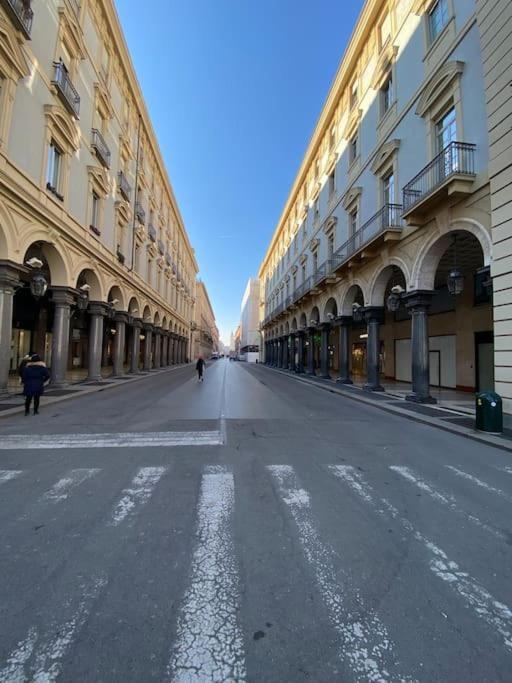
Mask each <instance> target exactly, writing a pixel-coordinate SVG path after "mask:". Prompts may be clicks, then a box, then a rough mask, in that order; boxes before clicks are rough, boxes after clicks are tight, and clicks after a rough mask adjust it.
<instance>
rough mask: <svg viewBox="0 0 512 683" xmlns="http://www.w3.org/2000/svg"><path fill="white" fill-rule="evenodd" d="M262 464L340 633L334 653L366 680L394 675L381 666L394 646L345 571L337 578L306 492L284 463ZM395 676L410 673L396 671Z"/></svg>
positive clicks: (332, 557) (336, 565)
mask: <svg viewBox="0 0 512 683" xmlns="http://www.w3.org/2000/svg"><path fill="white" fill-rule="evenodd" d="M268 469H269V471H270V472H271V473H272V475H273V477H274V478H275V480H276V481H277V484H278V487H279V491H280V494H281V498H282V500H283V502H284V503H285V504H286V505H287V506H288V508H289V510H290V512H291V515H292V517H293V519H294V521H295V523H296V525H297V527H298V530H299V538H300V542H301V544H302V547H303V550H304V554H305V556H306V559H307V561H308V562H309V564H310V565H311V567H312V569H313V571H314V573H315V577H316V581H317V584H318V586H319V588H320V591H321V594H322V598H323V600H324V602H325V604H326V606H327V608H328V610H329V616H330V619H331V621H332V623H333V625H334V627H335V629H336V630H337V632H338V633H339V634H340V636H341V643H340V658H341V659H342V660H344V661H345V662H346V663H347V664H348V665H349V666H350V668H351V669H352V670H353V671H354V673H355V674H356V675H357V677H358V678H357V680H362V678H361V679H360V677H362V676H364V680H367V681H389V680H396V677H395V676H393V675H391V674H390V672H389V671H388V670H387V668H386V658H392V656H393V649H394V644H393V642H392V640H391V638H390V636H389V634H388V632H387V629H386V627H385V626H384V624H383V623H382V622H381V621H380V619H379V618H378V617H377V615H376V614H374V613H372V611H371V610H370V609H369V608H368V607H367V606H365V605H364V604H363V600H362V598H361V597H360V595H359V592H358V591H357V589H355V588H354V587H353V586H350V585H349V580H348V577H346V576H342V581H343V583H342V582H341V581H340V579H339V577H340V575H342V571H341V569H340V568H339V560H338V559H337V558H336V556H335V553H334V550H333V549H332V548H331V547H330V546H328V545H326V544H325V543H323V542H322V541H321V539H320V536H319V533H318V531H317V529H316V527H315V525H314V523H313V518H312V514H311V509H310V498H309V494H308V492H307V491H305V490H304V489H303V488H301V486H300V483H299V481H298V478H297V476H296V475H295V472H294V470H293V468H292V467H290V466H289V465H270V466H269V467H268ZM347 598H350V599H351V600H352V601H353V602H355V604H356V605H357V614H358V616H357V617H356V616H355V615H354V614H352V613H351V612H350V611H349V609H348V607H347V606H346V604H345V603H346V602H347ZM400 680H402V681H407V680H411V679H410V678H409V677H404V676H401V677H400Z"/></svg>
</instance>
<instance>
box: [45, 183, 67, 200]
mask: <svg viewBox="0 0 512 683" xmlns="http://www.w3.org/2000/svg"><path fill="white" fill-rule="evenodd" d="M46 189H47V190H48V192H50V193H51V194H52V195H53V196H54V197H56V198H57V199H58V200H59V202H63V201H64V195H62V194H61V193H60V192H59V191H58V190H57V188H55V187H53V185H51V184H50V183H46Z"/></svg>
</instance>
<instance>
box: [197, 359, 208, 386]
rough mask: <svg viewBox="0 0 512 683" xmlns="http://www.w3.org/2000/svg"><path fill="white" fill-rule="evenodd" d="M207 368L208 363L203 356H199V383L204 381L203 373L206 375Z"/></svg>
mask: <svg viewBox="0 0 512 683" xmlns="http://www.w3.org/2000/svg"><path fill="white" fill-rule="evenodd" d="M205 367H206V363H205V362H204V360H203V357H202V356H199V358H198V359H197V363H196V370H197V380H198V382H202V381H203V379H204V378H203V373H204V369H205Z"/></svg>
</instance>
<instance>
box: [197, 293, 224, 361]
mask: <svg viewBox="0 0 512 683" xmlns="http://www.w3.org/2000/svg"><path fill="white" fill-rule="evenodd" d="M194 315H195V319H194V320H195V323H194V331H193V336H192V339H193V343H192V349H193V356H192V357H193V359H197V358H199V356H202V357H203V358H204V359H207V358H211V356H212V354H214V353H218V351H219V330H218V329H217V325H216V324H215V314H214V312H213V307H212V304H211V302H210V297H209V296H208V292H207V290H206V285H205V284H204V282H201V281H200V280H199V281H198V282H197V285H196V305H195V310H194Z"/></svg>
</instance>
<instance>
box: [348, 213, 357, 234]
mask: <svg viewBox="0 0 512 683" xmlns="http://www.w3.org/2000/svg"><path fill="white" fill-rule="evenodd" d="M348 229H349V233H350V236H351V237H352V235H355V233H356V232H357V209H353V210H352V211H351V212H350V213H349V215H348Z"/></svg>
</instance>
